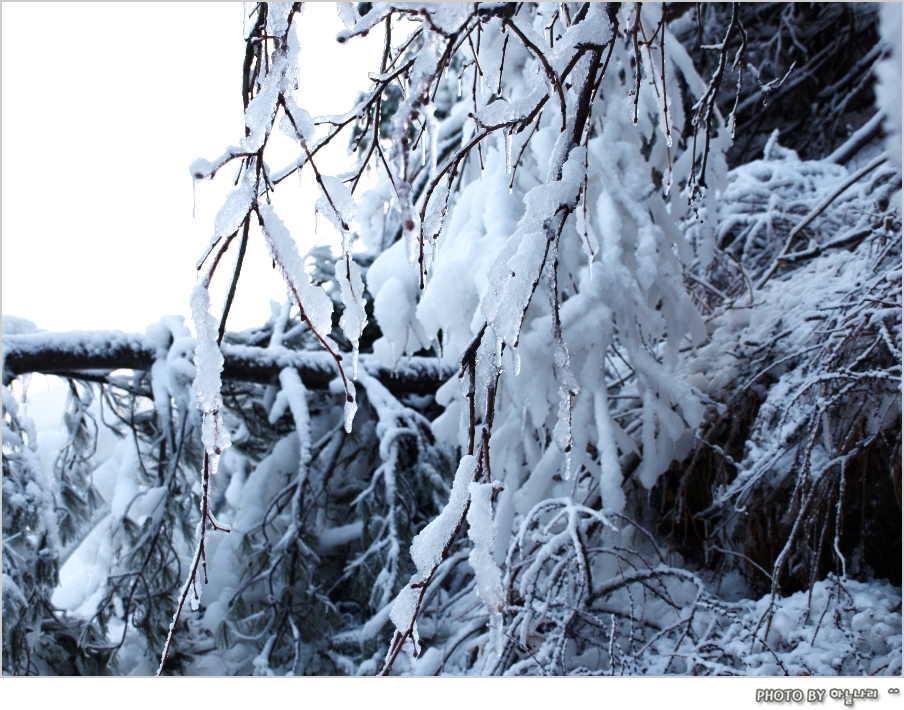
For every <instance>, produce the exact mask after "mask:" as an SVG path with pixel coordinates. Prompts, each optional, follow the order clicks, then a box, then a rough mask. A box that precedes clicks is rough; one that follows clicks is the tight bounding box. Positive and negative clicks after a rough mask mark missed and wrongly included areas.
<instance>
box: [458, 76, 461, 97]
mask: <svg viewBox="0 0 904 710" xmlns="http://www.w3.org/2000/svg"><path fill="white" fill-rule="evenodd" d="M458 98H461V76H459V77H458Z"/></svg>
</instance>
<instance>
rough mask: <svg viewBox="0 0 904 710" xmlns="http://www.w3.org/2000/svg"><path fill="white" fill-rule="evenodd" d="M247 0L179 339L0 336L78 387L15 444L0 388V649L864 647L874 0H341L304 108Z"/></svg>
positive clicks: (166, 652) (129, 667)
mask: <svg viewBox="0 0 904 710" xmlns="http://www.w3.org/2000/svg"><path fill="white" fill-rule="evenodd" d="M246 7H247V12H246V15H247V19H246V25H245V42H246V54H245V61H244V64H243V68H242V90H243V95H244V99H245V101H244V104H245V126H246V129H245V135H244V136H241V137H237V138H239V139H240V140H239V142H238V145H236V146H230V147H229V148H227V149H226V150H225V151H224V152H223V154H222V155H221V156H219V157H218V158H216V159H214V160H205V159H199V160H198V161H196V162H195V163H194V164H193V165H192V166H191V171H192V174H193V176H194V178H195V179H196V180H203V179H213V178H215V177H216V176H217V175H218V173H220V171H222V170H223V169H224V168H226V167H227V166H228V167H229V169H230V171H231V170H233V169H235V168H237V170H238V174H237V177H236V185H235V190H234V191H233V192H232V193H231V194H230V195H229V197H228V198H227V200H226V202H225V204H224V205H223V207H222V208H221V209H220V211H219V213H218V215H217V219H216V224H215V225H214V233H213V237H212V239H211V242H210V245H209V248H208V249H207V250H206V253H205V254H204V259H203V260H202V265H201V267H200V268H199V286H198V287H197V288H196V289H195V291H194V292H193V294H192V297H191V306H192V317H193V320H194V330H195V333H196V337H195V338H192V337H191V334H190V332H189V331H188V329H187V328H186V326H185V325H184V324H183V323H182V321H181V320H180V319H176V318H164V319H163V320H161V322H160V323H158V324H155V325H153V326H151V327H149V328H148V331H147V333H146V334H144V335H143V336H125V337H123V336H122V335H121V334H119V335H116V336H113V335H109V334H99V333H95V334H58V335H54V334H43V333H34V334H29V335H15V334H11V335H8V336H7V335H4V343H3V348H4V350H3V352H4V384H8V383H9V382H11V381H12V380H13V379H14V378H15V377H16V376H17V375H21V374H24V373H27V372H31V371H41V372H55V373H61V374H65V375H66V376H68V377H70V378H71V379H72V380H79V381H81V384H73V385H72V392H73V399H72V401H71V413H70V415H69V418H68V419H67V426H69V431H70V432H71V437H72V442H71V445H70V449H66V450H65V451H71V453H64V455H61V457H60V458H59V460H58V462H57V464H56V466H55V467H54V468H53V469H52V471H53V475H52V476H48V475H47V471H46V467H45V468H42V465H43V464H41V461H40V457H39V456H38V455H37V453H36V448H37V446H36V443H35V442H36V439H35V436H33V435H32V433H31V432H30V431H29V428H28V423H27V420H26V419H24V418H23V417H21V416H20V415H19V414H18V410H17V406H18V405H17V403H16V401H15V399H14V398H13V396H12V395H11V394H10V392H9V391H7V390H6V389H5V390H4V402H3V411H4V449H3V481H4V483H3V501H4V502H3V505H4V531H3V533H4V563H3V564H4V568H3V573H4V578H3V600H4V630H3V633H4V641H3V643H4V645H3V659H4V660H3V664H4V665H3V668H4V672H10V673H67V672H75V670H73V669H76V670H77V671H78V672H102V671H106V672H131V673H152V672H155V671H157V672H165V673H171V672H181V673H229V674H243V673H256V674H275V673H279V674H286V673H291V674H296V675H298V674H313V673H326V674H350V675H352V674H374V673H384V674H388V673H399V672H405V673H407V672H413V673H417V674H437V673H449V674H475V673H478V674H642V673H653V674H668V673H683V674H733V675H744V674H781V673H787V674H792V675H795V674H800V673H808V674H812V675H815V674H840V673H841V674H898V673H900V671H901V640H900V634H897V635H895V630H898V631H899V630H900V623H901V615H900V614H901V609H900V604H901V601H900V600H901V592H900V584H901V578H900V574H901V573H900V559H901V555H900V511H901V507H900V506H901V495H900V490H901V488H900V486H901V484H900V481H901V474H900V470H901V469H900V461H901V448H900V441H901V439H900V415H901V401H900V377H901V369H900V368H901V310H900V307H901V288H900V283H901V238H900V235H901V218H900V213H901V212H900V211H901V200H900V195H901V172H900V159H899V156H898V155H897V154H895V153H892V155H889V154H886V153H883V152H882V148H883V143H884V138H883V134H882V132H883V130H884V131H885V133H886V135H888V136H889V137H890V138H891V139H892V140H893V139H894V137H895V136H897V140H898V143H897V144H896V145H897V146H898V148H896V150H898V151H899V150H900V148H899V146H900V113H898V114H897V115H896V116H895V115H894V114H893V111H892V110H891V109H889V108H884V109H883V110H880V111H879V112H877V111H876V109H875V108H874V97H873V95H872V87H873V77H874V74H875V73H876V72H877V71H878V73H879V74H880V76H881V77H882V82H883V83H882V86H883V90H884V91H885V92H886V93H887V92H889V91H891V92H893V91H894V90H895V88H896V90H897V92H898V93H897V103H895V100H894V99H893V98H891V99H889V98H888V97H883V98H882V100H881V101H880V102H879V104H880V105H881V106H883V107H886V106H898V107H899V106H900V80H901V67H900V7H899V6H898V14H897V16H896V17H895V16H894V13H893V12H891V13H889V16H888V17H884V16H883V19H882V21H881V22H880V21H879V19H878V17H877V10H876V8H875V7H874V6H864V5H812V6H807V7H802V6H799V5H788V4H759V5H745V4H732V5H724V6H721V5H720V6H715V5H706V6H702V7H701V6H692V5H689V4H674V5H658V4H652V3H643V4H641V3H637V4H624V5H619V4H605V3H599V4H596V3H560V4H533V3H519V4H512V3H480V4H432V5H430V4H428V5H423V4H418V3H374V4H371V3H360V4H358V5H354V4H352V3H339V4H337V8H338V10H339V13H340V16H341V18H342V20H343V21H344V23H345V25H346V28H347V29H346V30H345V31H344V32H342V33H340V35H339V37H338V39H339V41H341V42H354V41H355V38H356V37H357V36H359V35H363V34H366V33H370V32H381V33H383V34H384V36H385V50H384V52H383V55H382V58H381V64H380V66H379V67H374V70H375V71H374V72H373V74H372V84H373V85H372V88H371V90H370V91H369V92H368V93H366V94H364V95H361V96H359V98H358V99H357V101H356V102H355V103H354V104H353V105H352V106H351V108H350V110H349V111H348V112H347V113H346V114H343V115H339V116H328V117H323V118H319V119H314V118H312V117H311V116H310V115H309V114H308V113H307V112H306V111H305V110H304V108H303V107H304V97H303V96H299V95H298V92H297V91H296V82H295V77H296V73H297V71H298V70H299V67H298V64H297V60H296V57H297V52H298V50H299V46H298V39H297V35H296V33H295V27H296V25H297V23H299V22H303V21H304V17H303V14H302V10H303V8H302V6H301V5H300V4H298V3H296V4H290V3H258V4H248V5H247V6H246ZM895 22H897V28H896V30H895V25H894V23H895ZM842 24H844V26H845V27H846V28H847V31H846V32H839V31H838V28H839V26H841V25H842ZM889 28H891V30H893V31H896V32H897V35H894V33H893V32H892V34H891V35H890V36H889V38H888V39H887V40H882V39H881V38H880V30H881V33H883V34H885V33H888V32H889ZM895 43H897V44H895ZM889 56H890V57H897V60H896V61H897V64H895V63H894V61H895V60H893V59H889V58H888V57H889ZM877 67H878V69H877ZM895 72H897V73H895ZM895 81H897V84H895ZM883 121H885V123H884V124H883ZM883 126H884V129H883ZM277 127H278V128H279V130H282V131H283V132H284V133H286V134H287V135H288V136H289V137H290V138H292V139H293V140H294V141H295V142H296V144H297V146H298V158H297V160H295V161H294V162H292V163H291V164H289V165H287V166H271V165H270V164H268V152H267V148H268V140H269V138H270V136H271V135H272V131H273V130H274V129H275V128H277ZM349 134H351V136H350V140H351V143H350V151H349V156H350V169H349V171H348V172H346V173H344V174H341V175H336V176H331V175H328V174H325V173H323V172H321V171H320V169H319V168H318V154H319V153H320V151H321V150H322V149H323V147H324V146H326V145H327V144H329V143H331V142H333V141H343V140H344V141H347V140H349ZM303 170H308V171H311V172H313V173H314V174H315V176H316V180H317V184H318V186H319V189H320V191H321V199H320V200H319V202H318V203H317V211H318V213H319V214H320V215H321V217H322V218H324V219H327V220H329V221H330V222H331V223H332V224H333V225H334V226H335V227H336V228H337V230H338V231H339V232H340V234H341V235H342V240H341V244H340V245H339V247H340V248H339V251H338V254H337V255H333V253H332V252H330V251H329V250H325V249H323V248H320V249H317V250H314V251H312V252H310V253H308V254H307V255H305V256H302V254H301V252H300V251H299V247H298V244H297V242H296V240H295V239H293V237H292V235H290V234H289V233H288V230H287V229H286V228H285V226H284V224H283V222H282V221H281V219H280V217H279V215H278V214H277V213H276V211H275V210H274V208H273V206H272V204H271V201H270V195H271V193H272V192H274V191H277V190H279V187H280V183H281V182H282V181H283V180H285V179H286V178H287V177H289V176H290V175H292V174H293V173H295V172H297V171H303ZM365 171H374V172H375V173H376V184H375V186H374V187H373V188H371V189H369V190H367V191H363V192H362V190H361V189H359V181H360V178H361V176H362V174H364V173H365ZM250 239H262V240H263V241H264V242H265V243H266V245H267V247H268V249H269V251H270V255H271V257H272V260H273V263H274V265H275V266H276V267H278V269H279V270H280V272H281V273H282V275H283V276H284V278H285V280H286V283H287V287H288V290H289V298H288V300H287V302H286V303H285V304H274V306H273V312H272V316H271V318H270V319H269V320H268V322H267V323H266V324H264V325H263V326H262V327H261V328H259V329H256V330H252V331H245V332H241V333H235V332H229V331H227V330H226V325H227V317H228V313H229V308H230V304H231V302H232V299H233V296H234V294H235V292H236V289H237V288H240V287H241V285H240V278H239V277H240V272H241V265H242V261H243V259H244V255H245V248H246V245H247V242H248V240H250ZM230 250H231V251H233V252H235V254H236V256H235V257H234V259H235V260H234V261H233V262H232V266H231V271H229V269H230V267H229V266H227V265H226V264H227V258H230V257H231V255H230ZM227 255H230V256H227ZM223 272H227V273H225V274H224V273H223ZM220 279H222V280H223V281H224V282H225V283H226V284H227V286H226V290H227V293H228V296H227V298H226V302H225V304H224V307H223V308H222V309H214V308H212V307H211V303H210V295H209V286H210V284H211V283H212V282H213V281H214V280H220ZM117 368H127V369H131V370H132V372H133V374H132V375H128V376H124V375H121V374H109V373H110V371H111V370H113V369H117ZM89 371H90V372H89ZM88 382H91V383H93V384H87V383H88ZM91 393H93V395H92V394H91ZM91 396H95V397H96V400H97V402H98V403H99V404H102V405H103V408H99V407H96V408H95V409H91V408H90V407H89V404H90V401H91ZM92 416H93V417H94V419H95V420H99V423H98V425H97V426H98V433H97V434H96V435H95V436H96V438H97V440H98V441H100V439H101V438H102V434H101V430H103V431H109V425H111V424H112V425H113V429H115V430H117V431H119V433H120V434H121V435H123V438H122V439H121V440H119V441H118V442H117V441H112V440H111V439H110V437H109V436H108V440H107V442H106V444H104V445H99V446H98V449H99V453H98V454H97V455H95V456H93V457H92V456H90V455H87V454H86V452H87V451H88V450H89V449H90V448H91V446H89V445H88V443H86V442H90V440H91V436H92V435H91V433H90V432H91V429H90V426H89V425H88V423H87V422H88V421H89V419H90V418H91V417H92ZM22 432H26V434H25V435H23V434H22ZM101 449H102V451H100V450H101ZM95 494H96V495H97V499H96V500H95V499H93V498H92V496H94V495H95ZM7 509H9V511H10V512H9V513H7ZM57 531H59V532H57ZM64 531H65V532H64ZM64 536H68V537H67V539H63V538H64ZM70 538H71V540H72V541H71V542H67V540H68V539H70ZM879 541H881V542H882V544H881V545H878V544H877V542H879ZM895 546H897V548H895ZM895 549H897V552H895ZM67 557H68V559H67V562H66V563H65V564H62V567H61V562H62V560H63V559H64V558H67ZM89 559H90V560H91V565H92V569H91V570H90V575H89V574H88V572H89V570H86V569H85V568H84V565H85V564H86V560H89ZM58 575H59V576H58ZM86 575H87V576H89V577H90V579H91V580H92V581H91V582H88V583H86V582H85V577H86ZM29 600H30V601H29ZM36 602H37V603H36ZM8 609H9V612H8V611H7V610H8ZM26 610H27V611H28V613H25V612H26ZM41 610H44V611H41ZM174 612H175V617H174V616H173V613H174ZM42 615H43V616H42ZM8 617H9V618H10V619H14V621H13V622H11V625H10V626H9V627H7V625H6V624H7V618H8ZM50 617H52V618H53V620H54V621H53V622H52V623H48V619H49V618H50ZM171 622H172V623H171ZM60 629H65V633H62V632H61V631H59V630H60ZM70 639H71V640H70ZM55 658H58V659H61V660H59V661H53V660H52V659H55ZM86 659H87V660H86ZM89 660H90V663H93V664H94V665H90V664H89ZM67 664H68V665H67ZM78 664H81V665H78Z"/></svg>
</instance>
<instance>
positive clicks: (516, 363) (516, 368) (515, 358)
mask: <svg viewBox="0 0 904 710" xmlns="http://www.w3.org/2000/svg"><path fill="white" fill-rule="evenodd" d="M512 371H513V373H514V375H515V377H517V376H518V375H520V374H521V354H520V353H519V352H518V348H512Z"/></svg>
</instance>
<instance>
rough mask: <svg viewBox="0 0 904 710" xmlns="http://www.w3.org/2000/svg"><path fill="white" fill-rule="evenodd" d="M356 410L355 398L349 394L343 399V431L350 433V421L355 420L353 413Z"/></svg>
mask: <svg viewBox="0 0 904 710" xmlns="http://www.w3.org/2000/svg"><path fill="white" fill-rule="evenodd" d="M357 411H358V403H357V402H356V401H355V398H354V397H352V396H351V395H349V396H348V397H346V400H345V432H346V433H347V434H351V433H352V422H353V421H354V420H355V413H356V412H357Z"/></svg>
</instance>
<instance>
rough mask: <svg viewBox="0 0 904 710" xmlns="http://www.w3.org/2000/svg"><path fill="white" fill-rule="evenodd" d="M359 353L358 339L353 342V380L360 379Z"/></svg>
mask: <svg viewBox="0 0 904 710" xmlns="http://www.w3.org/2000/svg"><path fill="white" fill-rule="evenodd" d="M358 354H359V350H358V341H357V340H356V341H355V342H354V343H352V379H353V380H357V379H358ZM352 416H354V415H352Z"/></svg>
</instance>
